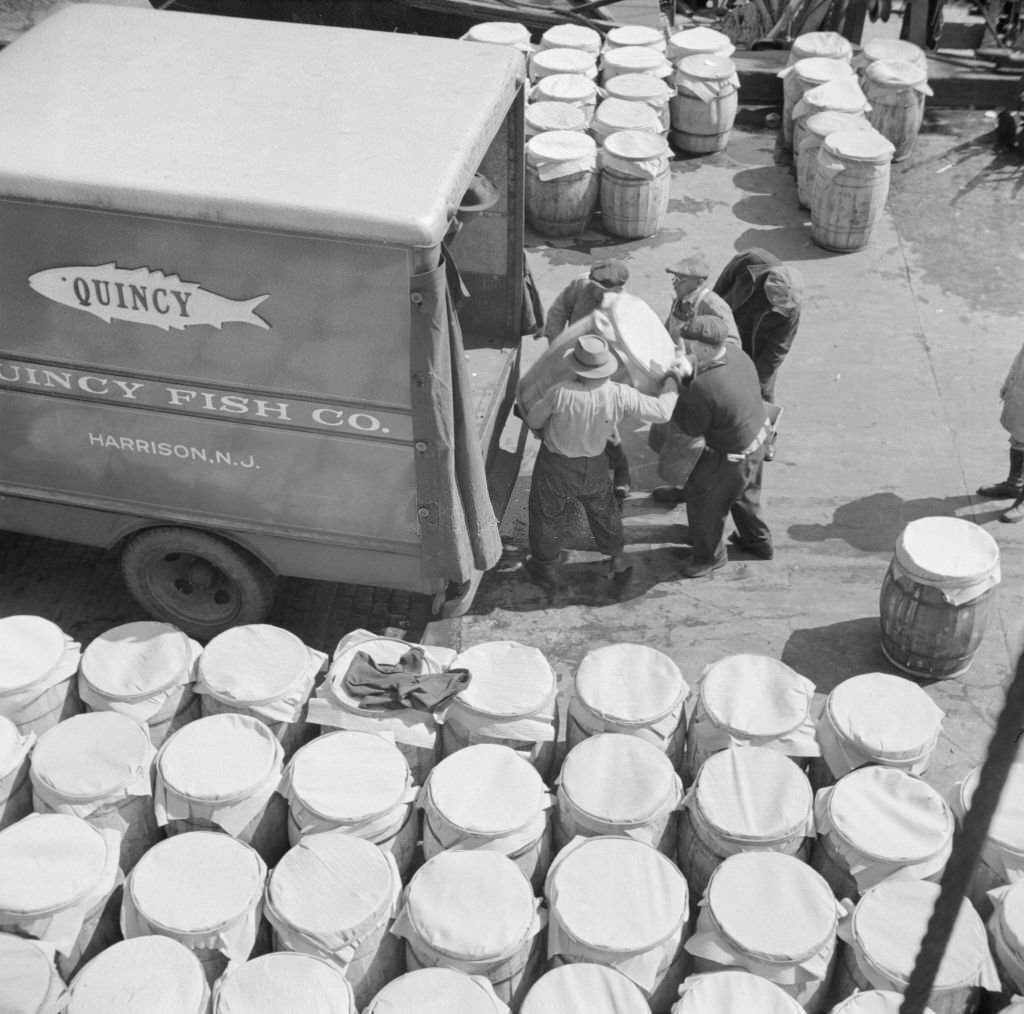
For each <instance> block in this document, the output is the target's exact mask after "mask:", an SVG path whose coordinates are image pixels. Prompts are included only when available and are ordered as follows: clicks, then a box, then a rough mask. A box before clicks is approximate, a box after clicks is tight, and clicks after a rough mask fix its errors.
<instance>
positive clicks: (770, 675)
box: [682, 654, 819, 784]
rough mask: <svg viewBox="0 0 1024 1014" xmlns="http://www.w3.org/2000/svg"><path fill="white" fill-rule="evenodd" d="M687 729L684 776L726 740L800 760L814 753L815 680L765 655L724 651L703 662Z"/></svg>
mask: <svg viewBox="0 0 1024 1014" xmlns="http://www.w3.org/2000/svg"><path fill="white" fill-rule="evenodd" d="M696 690H697V699H696V701H695V703H694V708H693V713H692V714H691V715H690V721H689V725H688V727H687V732H686V759H685V761H684V764H683V772H682V774H683V781H685V782H686V783H687V784H690V783H692V782H693V780H694V779H695V778H696V776H697V772H698V771H699V770H700V766H701V764H703V763H704V761H705V760H706V759H707V758H708V757H710V756H711V754H713V753H715V752H716V751H718V750H725V749H727V748H728V747H730V746H767V747H771V748H772V749H773V750H777V751H778V752H779V753H783V754H786V755H787V756H789V757H793V758H795V759H797V762H798V763H800V762H802V761H803V760H804V759H805V758H808V757H816V756H817V755H818V752H819V751H818V744H817V742H816V740H815V736H814V720H813V717H812V715H811V704H812V703H813V700H814V684H813V683H811V681H810V680H809V679H806V678H805V677H803V676H801V675H800V674H799V673H797V672H795V671H794V670H792V669H790V667H789V666H788V665H786V664H785V663H784V662H780V661H779V660H778V659H774V658H771V657H769V656H767V655H750V654H740V655H726V656H725V657H724V658H720V659H719V660H718V661H717V662H712V663H711V664H710V665H708V666H705V668H704V670H703V672H702V673H701V674H700V680H699V682H698V684H697V687H696Z"/></svg>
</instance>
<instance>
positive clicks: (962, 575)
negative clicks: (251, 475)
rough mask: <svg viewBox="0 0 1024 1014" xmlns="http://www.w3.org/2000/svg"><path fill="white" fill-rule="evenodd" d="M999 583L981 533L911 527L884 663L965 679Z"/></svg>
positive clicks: (922, 524)
mask: <svg viewBox="0 0 1024 1014" xmlns="http://www.w3.org/2000/svg"><path fill="white" fill-rule="evenodd" d="M828 143H829V142H828V141H826V146H827V145H828ZM999 581H1000V569H999V546H998V545H997V544H996V541H995V539H993V538H992V536H991V535H989V533H988V532H987V531H985V529H984V528H982V527H981V526H980V525H976V524H974V523H973V522H971V521H965V520H963V519H962V518H947V517H935V518H920V519H919V520H917V521H912V522H910V524H908V525H907V526H906V527H905V528H904V529H903V531H902V532H901V533H900V537H899V539H898V540H897V543H896V549H895V551H894V552H893V557H892V560H891V561H890V563H889V569H888V570H887V571H886V574H885V578H884V580H883V582H882V590H881V594H880V596H879V614H880V617H881V634H882V638H881V643H882V651H883V652H884V653H885V657H886V658H888V659H889V661H890V662H892V664H893V665H895V666H896V668H897V669H900V670H902V671H903V672H905V673H908V674H910V675H911V676H924V677H928V678H930V679H949V678H952V677H955V676H961V675H963V674H964V673H965V672H967V670H968V669H970V667H971V663H972V662H973V661H974V654H975V652H976V651H977V650H978V647H979V646H980V644H981V640H982V638H983V637H984V636H985V630H986V629H987V627H988V621H989V617H990V615H991V614H992V612H993V610H994V608H995V596H996V589H997V588H998V585H999Z"/></svg>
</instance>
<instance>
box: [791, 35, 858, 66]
mask: <svg viewBox="0 0 1024 1014" xmlns="http://www.w3.org/2000/svg"><path fill="white" fill-rule="evenodd" d="M812 57H820V58H824V59H826V60H842V61H844V62H845V63H851V62H852V61H853V44H852V43H851V42H850V40H849V39H847V38H845V37H844V36H842V35H840V34H839V32H804V33H803V34H802V35H798V36H797V37H796V38H795V39H794V40H793V45H792V46H791V47H790V50H789V60H788V61H787V62H788V63H790V64H793V63H797V62H799V61H800V60H809V59H811V58H812Z"/></svg>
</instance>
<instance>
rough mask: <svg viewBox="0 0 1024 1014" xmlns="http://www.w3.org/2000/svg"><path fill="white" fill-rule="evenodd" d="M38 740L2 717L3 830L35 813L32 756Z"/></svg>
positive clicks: (0, 805) (0, 782)
mask: <svg viewBox="0 0 1024 1014" xmlns="http://www.w3.org/2000/svg"><path fill="white" fill-rule="evenodd" d="M35 742H36V737H35V735H34V734H32V733H29V734H28V735H27V736H26V735H23V734H22V733H21V732H19V731H18V727H17V726H16V725H15V724H14V723H13V722H12V721H11V720H10V719H9V718H4V717H3V715H0V830H2V829H3V828H5V827H7V826H8V825H9V824H13V823H15V822H16V821H19V820H21V818H22V817H24V816H25V815H26V814H28V813H31V812H32V782H31V781H30V780H29V775H28V771H29V754H30V753H31V751H32V747H33V746H34V745H35Z"/></svg>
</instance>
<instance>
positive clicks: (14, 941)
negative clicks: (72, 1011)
mask: <svg viewBox="0 0 1024 1014" xmlns="http://www.w3.org/2000/svg"><path fill="white" fill-rule="evenodd" d="M0 969H2V970H3V983H2V988H0V1001H2V1002H3V1004H4V1005H5V1006H4V1007H3V1008H2V1009H3V1010H4V1011H5V1012H8V1014H58V1012H59V1011H63V1010H64V1003H65V1000H66V995H65V990H64V981H63V980H62V979H61V977H60V974H59V973H58V972H57V966H56V965H55V964H54V950H53V945H52V944H48V943H44V942H43V941H41V940H31V939H28V938H26V937H20V936H15V935H14V934H13V933H0Z"/></svg>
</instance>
